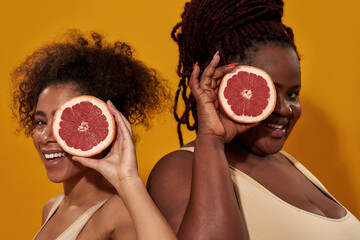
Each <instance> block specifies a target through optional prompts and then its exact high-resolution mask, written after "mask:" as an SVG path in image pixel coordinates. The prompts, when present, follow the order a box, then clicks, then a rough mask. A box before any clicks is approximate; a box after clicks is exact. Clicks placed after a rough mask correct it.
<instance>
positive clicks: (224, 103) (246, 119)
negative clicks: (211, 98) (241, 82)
mask: <svg viewBox="0 0 360 240" xmlns="http://www.w3.org/2000/svg"><path fill="white" fill-rule="evenodd" d="M241 71H243V72H247V73H252V74H255V75H257V76H260V77H262V78H264V79H265V80H266V82H267V86H268V87H269V94H270V96H269V98H268V104H267V106H266V108H265V109H263V111H262V113H261V114H259V115H258V116H255V117H252V116H247V115H237V114H235V113H234V111H233V110H232V109H231V105H229V104H228V100H227V99H226V97H225V96H224V91H225V88H226V87H227V85H228V84H227V82H228V80H229V79H230V78H231V77H232V76H234V75H236V74H238V73H239V72H241ZM218 99H219V103H220V106H221V109H222V110H223V112H224V113H225V114H226V115H227V116H228V117H229V118H230V119H231V120H233V121H235V122H239V123H255V122H260V121H262V120H264V119H266V118H267V117H268V116H269V115H270V114H271V113H272V112H273V111H274V108H275V105H276V89H275V86H274V83H273V81H272V79H271V77H270V76H269V75H268V74H267V73H266V72H265V71H263V70H261V69H259V68H256V67H252V66H237V67H236V68H234V70H233V71H231V72H230V73H228V74H226V75H225V76H224V77H223V79H222V80H221V83H220V86H219V91H218Z"/></svg>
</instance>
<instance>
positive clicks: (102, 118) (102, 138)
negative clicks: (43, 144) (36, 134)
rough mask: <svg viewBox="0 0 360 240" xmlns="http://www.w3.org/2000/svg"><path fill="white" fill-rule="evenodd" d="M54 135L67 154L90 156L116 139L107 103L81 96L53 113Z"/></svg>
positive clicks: (113, 122) (113, 123)
mask: <svg viewBox="0 0 360 240" xmlns="http://www.w3.org/2000/svg"><path fill="white" fill-rule="evenodd" d="M52 130H53V135H54V137H55V139H56V141H57V142H58V144H59V145H60V147H61V148H62V149H63V150H64V151H66V152H67V153H69V154H72V155H75V156H81V157H91V156H93V155H96V154H98V153H101V152H102V151H103V150H104V149H105V148H107V147H108V146H109V145H110V144H111V143H112V141H113V140H114V137H115V133H116V130H115V121H114V118H113V116H112V114H111V113H110V112H109V110H108V108H107V105H106V103H104V102H103V101H101V100H100V99H98V98H95V97H93V96H88V95H82V96H78V97H75V98H72V99H70V100H68V101H66V102H65V103H63V104H62V105H61V106H60V107H59V108H58V109H57V110H56V112H55V115H54V120H53V125H52Z"/></svg>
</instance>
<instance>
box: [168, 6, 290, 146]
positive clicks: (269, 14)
mask: <svg viewBox="0 0 360 240" xmlns="http://www.w3.org/2000/svg"><path fill="white" fill-rule="evenodd" d="M283 7H284V3H283V1H282V0H192V1H190V2H187V3H186V4H185V9H184V12H183V13H182V15H181V18H182V19H181V21H180V22H179V23H177V24H176V25H175V27H174V28H173V30H172V32H171V37H172V39H173V40H174V41H175V42H176V43H177V45H178V47H179V63H178V68H177V74H178V75H179V77H180V81H179V84H178V89H177V91H176V95H175V105H174V110H173V111H174V116H175V119H176V121H177V122H178V126H177V131H178V135H179V140H180V145H181V146H182V145H183V139H182V133H181V125H182V124H184V125H186V127H187V128H188V129H189V130H191V131H192V130H196V129H197V116H196V102H195V100H194V98H193V96H192V95H191V93H190V91H189V90H188V87H189V81H190V75H191V72H192V70H193V65H194V63H195V62H198V65H199V66H200V69H201V70H204V69H205V67H206V66H207V65H208V64H209V62H210V61H211V59H212V58H213V55H214V54H215V52H216V51H219V54H220V65H227V64H229V63H230V62H233V61H236V62H238V63H243V64H251V58H252V55H253V54H254V53H255V52H256V51H257V49H258V46H259V45H261V44H263V45H266V44H269V43H272V44H275V45H276V44H277V45H280V46H290V47H292V48H293V49H294V50H295V51H296V46H295V43H294V34H293V31H292V29H291V28H289V27H287V26H285V25H284V24H283V23H282V20H281V19H282V16H283ZM200 74H201V72H200ZM180 96H181V98H182V101H183V102H184V104H185V109H184V110H183V111H181V112H180V114H178V101H179V97H180ZM190 117H192V119H194V121H193V123H190V119H191V118H190Z"/></svg>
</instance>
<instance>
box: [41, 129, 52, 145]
mask: <svg viewBox="0 0 360 240" xmlns="http://www.w3.org/2000/svg"><path fill="white" fill-rule="evenodd" d="M54 141H55V138H54V135H53V131H52V125H51V124H47V125H46V127H45V128H44V129H43V131H42V133H41V142H42V143H43V144H46V143H49V142H54Z"/></svg>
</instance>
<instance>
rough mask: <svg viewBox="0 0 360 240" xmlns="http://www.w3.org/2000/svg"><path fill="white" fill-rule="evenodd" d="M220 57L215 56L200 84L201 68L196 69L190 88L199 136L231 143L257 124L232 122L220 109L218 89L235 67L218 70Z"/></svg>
mask: <svg viewBox="0 0 360 240" xmlns="http://www.w3.org/2000/svg"><path fill="white" fill-rule="evenodd" d="M219 61H220V57H219V55H218V54H215V56H214V58H213V60H212V61H211V62H210V64H209V65H208V66H207V67H206V69H205V70H204V72H203V74H202V76H201V80H200V83H199V80H198V77H199V72H200V68H199V67H198V66H195V67H194V70H193V72H192V74H191V78H190V88H191V93H192V94H193V96H194V98H195V100H196V103H197V115H198V135H200V134H213V135H216V136H218V137H221V138H222V139H223V141H224V142H230V141H231V140H232V139H233V138H234V137H235V136H236V135H237V134H239V133H242V132H244V131H245V130H247V129H248V128H250V127H253V126H255V125H256V124H240V123H236V122H234V121H232V120H230V119H229V118H228V117H227V116H226V115H225V114H224V113H223V112H222V111H221V109H220V106H219V100H218V88H219V85H220V82H221V79H222V77H223V76H224V75H225V74H226V73H229V72H231V71H232V70H233V69H234V66H222V67H219V68H216V67H217V65H218V64H219Z"/></svg>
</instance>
